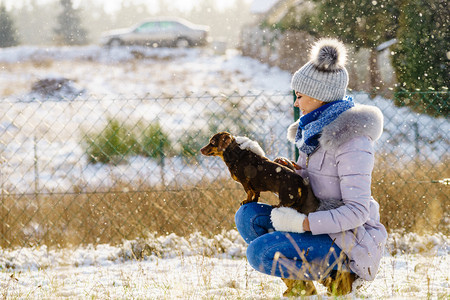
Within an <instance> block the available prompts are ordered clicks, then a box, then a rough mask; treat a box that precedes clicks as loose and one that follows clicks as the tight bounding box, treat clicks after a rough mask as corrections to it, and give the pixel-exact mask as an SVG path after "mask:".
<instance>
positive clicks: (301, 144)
mask: <svg viewBox="0 0 450 300" xmlns="http://www.w3.org/2000/svg"><path fill="white" fill-rule="evenodd" d="M353 106H355V103H354V102H353V98H352V97H351V96H345V97H344V99H342V100H337V101H333V102H329V103H326V104H324V105H322V106H321V107H319V108H317V109H316V110H313V111H312V112H310V113H309V114H306V115H304V116H302V117H301V118H300V121H299V125H298V129H297V134H296V136H295V144H296V145H297V148H298V149H299V150H300V151H302V152H304V153H306V154H307V155H309V154H311V153H312V152H314V151H315V150H316V148H317V147H319V137H320V135H321V133H322V129H323V128H324V127H325V126H327V125H328V124H330V123H331V122H333V121H334V120H336V118H337V117H339V115H340V114H342V113H343V112H344V111H346V110H347V109H350V108H352V107H353Z"/></svg>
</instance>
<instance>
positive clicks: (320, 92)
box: [291, 38, 348, 102]
mask: <svg viewBox="0 0 450 300" xmlns="http://www.w3.org/2000/svg"><path fill="white" fill-rule="evenodd" d="M346 60H347V50H346V49H345V46H344V44H343V43H342V42H341V41H339V40H337V39H332V38H324V39H320V40H319V41H317V42H316V43H315V44H314V45H313V47H312V48H311V55H310V60H309V62H307V63H306V64H305V65H304V66H303V67H301V68H300V69H299V70H298V71H297V72H295V74H294V76H292V81H291V88H292V89H293V90H295V91H297V92H299V93H300V94H304V95H307V96H309V97H312V98H314V99H317V100H320V101H323V102H332V101H336V100H341V99H343V98H344V96H345V92H346V90H347V85H348V73H347V70H346V69H345V63H346Z"/></svg>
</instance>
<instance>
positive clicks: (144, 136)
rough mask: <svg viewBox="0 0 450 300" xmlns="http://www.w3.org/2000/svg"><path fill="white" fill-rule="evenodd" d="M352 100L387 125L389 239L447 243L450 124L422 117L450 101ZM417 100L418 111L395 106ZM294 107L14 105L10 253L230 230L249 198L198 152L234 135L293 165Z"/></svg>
mask: <svg viewBox="0 0 450 300" xmlns="http://www.w3.org/2000/svg"><path fill="white" fill-rule="evenodd" d="M352 95H353V97H354V99H355V101H356V102H357V103H362V104H370V105H375V106H378V107H379V108H380V109H381V110H382V111H383V113H384V116H385V124H384V133H383V135H382V137H381V139H380V140H379V141H378V142H377V143H376V149H377V153H378V154H377V163H376V167H375V170H374V174H373V175H374V176H373V195H374V197H375V198H376V199H377V200H378V201H379V202H380V205H381V216H382V222H383V223H384V224H386V226H387V227H388V229H389V230H394V229H401V228H402V229H406V230H410V231H421V230H427V231H431V232H436V231H441V232H444V233H446V234H447V233H448V232H449V228H450V216H449V209H448V208H449V196H448V194H449V193H448V192H449V190H448V189H449V187H448V185H445V184H442V183H443V182H444V181H443V179H444V178H449V177H450V172H449V168H448V161H449V153H448V149H449V143H450V142H449V141H450V139H449V129H450V124H449V120H448V115H446V114H444V116H441V117H433V116H430V115H427V114H423V113H422V112H427V113H430V112H431V113H436V112H445V111H446V112H448V93H447V92H432V93H419V92H414V93H409V94H408V95H407V96H406V97H405V96H404V95H403V97H397V96H398V95H394V96H393V97H386V98H385V97H381V96H377V97H375V98H373V99H372V98H371V97H369V96H368V95H367V94H364V93H353V94H352ZM417 97H419V99H422V100H420V101H418V102H417V103H418V107H409V106H404V107H400V108H399V107H396V106H394V104H393V103H394V102H395V101H396V102H397V104H400V105H405V104H408V105H409V104H410V103H406V102H405V99H406V101H407V99H416V98H417ZM387 98H390V99H387ZM393 100H395V101H393ZM425 100H426V101H425ZM292 103H293V95H292V94H290V93H288V94H280V93H277V94H266V93H261V94H251V93H249V94H245V95H241V94H231V95H210V94H204V95H195V96H194V95H191V96H183V97H164V96H159V97H151V96H148V95H146V96H142V97H137V96H114V97H108V96H104V97H97V96H86V95H80V96H78V97H76V98H75V99H63V98H50V99H46V100H42V99H40V100H38V99H37V98H36V99H34V98H29V99H14V100H11V99H5V100H3V101H2V102H1V103H0V105H1V115H0V136H1V138H0V139H1V148H0V151H1V152H0V153H1V178H0V179H1V180H0V184H1V198H0V201H1V202H0V203H1V205H0V218H1V224H0V246H1V247H13V246H29V245H40V244H46V245H57V246H65V245H68V244H72V245H77V244H86V243H111V244H114V243H118V242H121V241H122V240H124V239H134V238H138V237H145V236H146V235H147V234H148V233H150V232H158V233H161V234H165V233H172V232H174V233H176V234H178V235H186V234H188V233H191V232H194V231H201V232H203V233H204V234H215V233H218V232H220V231H222V230H223V229H231V228H233V226H234V218H233V216H234V213H235V211H236V210H237V208H238V207H239V202H240V201H241V200H243V199H244V198H245V193H244V191H243V189H242V187H241V186H240V185H239V184H238V183H235V182H234V181H233V180H232V179H231V177H230V175H229V172H228V170H227V168H226V166H225V164H224V163H223V162H222V161H221V160H220V159H219V158H216V157H204V156H201V155H200V153H199V149H200V148H201V147H202V146H203V145H205V144H206V143H207V142H208V140H209V137H210V136H211V135H212V134H214V133H216V132H218V131H221V130H226V131H229V132H231V133H232V134H234V135H241V136H248V137H250V138H252V139H254V140H256V141H258V142H259V143H260V145H261V146H262V148H263V149H264V150H265V151H266V155H267V156H268V157H269V158H271V159H273V158H275V157H276V156H285V157H291V158H294V156H295V151H294V147H293V145H292V144H289V143H288V142H287V140H286V128H287V127H288V126H289V124H290V123H292V122H293V121H294V113H293V109H292ZM443 105H444V106H445V105H447V107H446V108H445V107H443ZM424 106H425V107H424ZM446 109H447V110H446ZM274 197H275V196H274V195H272V194H263V195H262V201H266V202H269V203H270V202H271V201H273V200H274Z"/></svg>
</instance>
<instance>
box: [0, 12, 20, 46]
mask: <svg viewBox="0 0 450 300" xmlns="http://www.w3.org/2000/svg"><path fill="white" fill-rule="evenodd" d="M17 44H18V39H17V36H16V30H15V28H14V22H13V20H12V18H11V17H10V15H9V13H8V12H7V11H6V7H5V5H3V4H2V5H1V6H0V47H1V48H4V47H12V46H16V45H17Z"/></svg>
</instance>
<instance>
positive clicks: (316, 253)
mask: <svg viewBox="0 0 450 300" xmlns="http://www.w3.org/2000/svg"><path fill="white" fill-rule="evenodd" d="M271 211H272V206H270V205H267V204H263V203H256V202H252V203H248V204H245V205H242V206H241V207H240V208H239V210H238V211H237V212H236V215H235V222H236V227H237V229H238V231H239V233H240V234H241V236H242V237H243V238H244V240H245V241H246V242H247V243H248V248H247V259H248V262H249V264H250V265H251V266H252V267H253V268H254V269H255V270H258V271H260V272H262V273H265V274H268V275H274V276H278V277H282V278H290V279H298V280H319V279H323V278H325V277H327V276H328V275H329V273H330V272H331V271H332V270H346V271H349V268H348V263H347V257H346V255H345V254H344V253H343V252H342V251H341V249H340V248H339V247H338V246H337V245H336V244H334V242H333V240H332V239H331V238H330V237H329V236H328V235H327V234H320V235H312V234H311V232H305V233H291V232H281V231H275V229H274V228H273V226H272V222H271V221H270V212H271ZM349 272H350V271H349Z"/></svg>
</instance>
